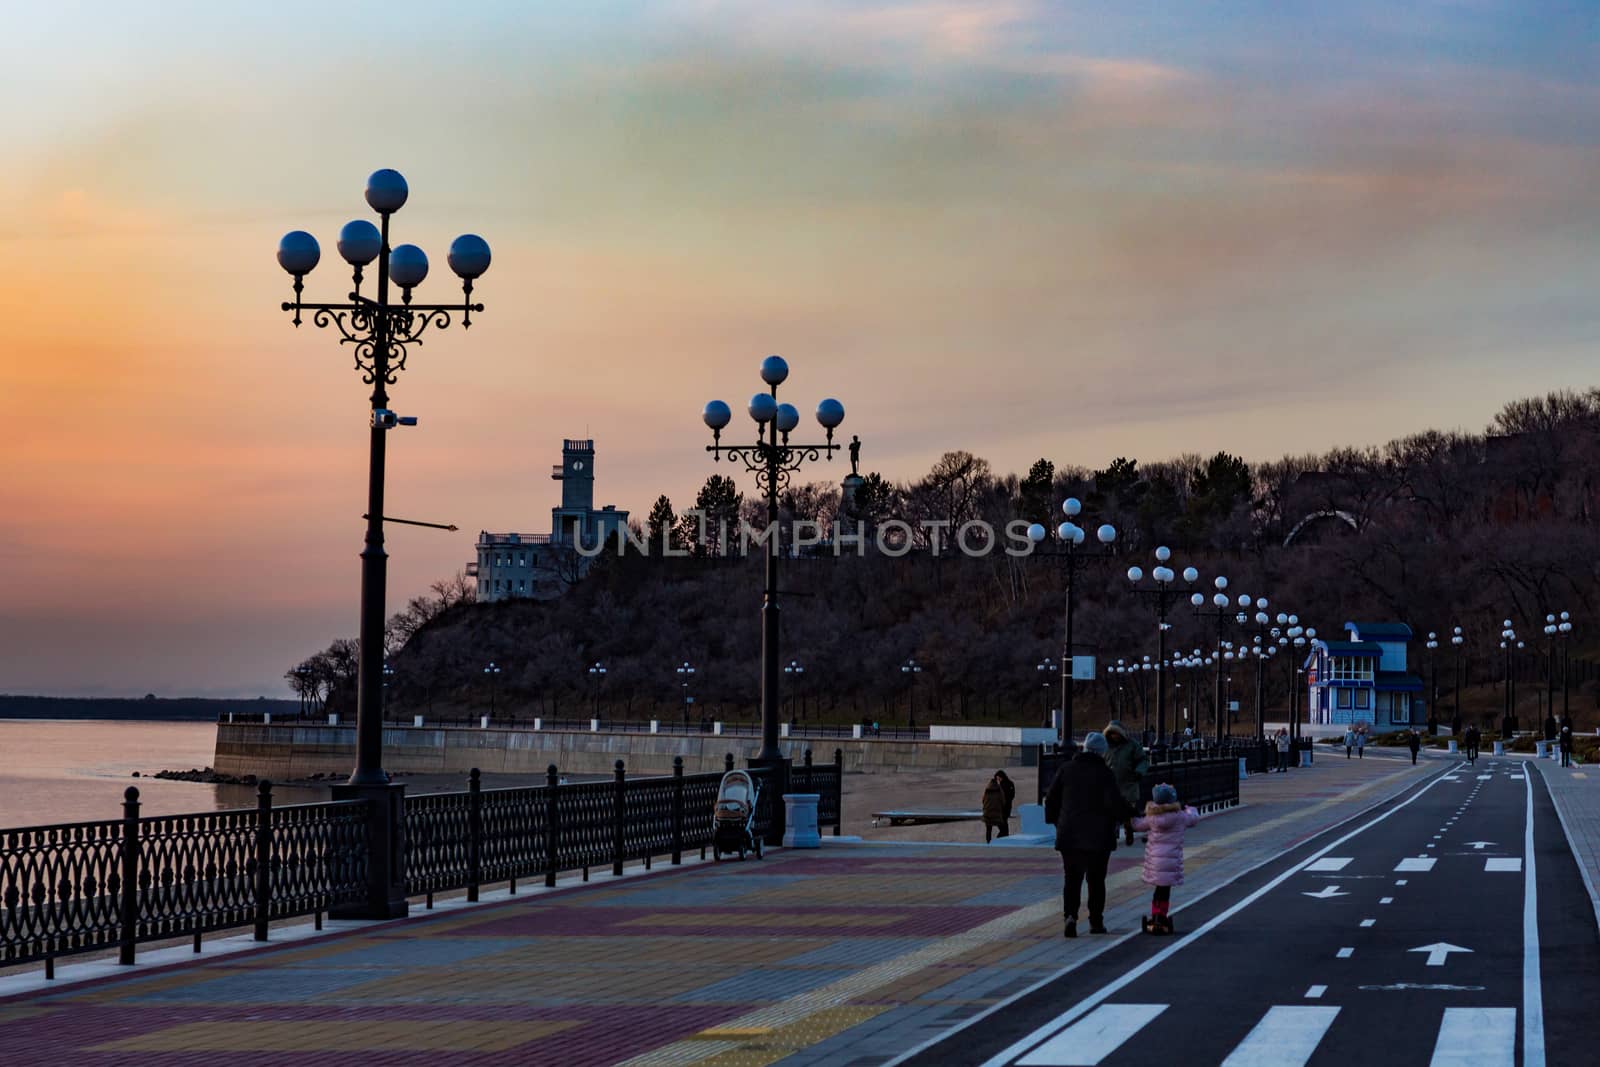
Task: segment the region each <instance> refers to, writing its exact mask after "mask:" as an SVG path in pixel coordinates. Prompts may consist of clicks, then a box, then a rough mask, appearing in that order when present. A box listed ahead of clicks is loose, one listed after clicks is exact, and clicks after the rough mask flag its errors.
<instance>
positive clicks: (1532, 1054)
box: [1522, 778, 1544, 1067]
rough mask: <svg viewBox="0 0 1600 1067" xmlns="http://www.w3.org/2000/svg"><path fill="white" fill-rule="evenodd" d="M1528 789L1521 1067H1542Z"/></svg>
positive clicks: (1535, 893)
mask: <svg viewBox="0 0 1600 1067" xmlns="http://www.w3.org/2000/svg"><path fill="white" fill-rule="evenodd" d="M1523 781H1524V782H1526V783H1527V787H1528V824H1527V830H1526V832H1525V833H1524V834H1523V841H1522V851H1523V855H1524V856H1526V857H1527V859H1528V862H1527V865H1526V867H1525V869H1524V870H1523V874H1522V1067H1544V986H1543V983H1542V979H1541V978H1540V977H1539V882H1538V879H1536V878H1535V877H1534V869H1533V868H1534V858H1533V779H1532V778H1524V779H1523Z"/></svg>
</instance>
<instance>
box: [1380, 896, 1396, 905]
mask: <svg viewBox="0 0 1600 1067" xmlns="http://www.w3.org/2000/svg"><path fill="white" fill-rule="evenodd" d="M1378 903H1379V904H1393V903H1394V897H1383V898H1381V899H1380V900H1379V901H1378Z"/></svg>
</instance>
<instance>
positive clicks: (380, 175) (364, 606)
mask: <svg viewBox="0 0 1600 1067" xmlns="http://www.w3.org/2000/svg"><path fill="white" fill-rule="evenodd" d="M408 195H409V189H408V187H407V186H406V180H405V179H404V178H403V177H401V176H400V175H399V174H398V173H397V172H395V171H392V170H379V171H374V172H373V174H372V176H371V177H369V178H368V179H367V189H366V200H367V205H368V206H369V207H371V208H372V210H374V211H376V212H377V213H378V225H376V226H374V225H373V224H372V223H371V222H370V221H368V220H366V219H356V220H355V221H353V222H349V223H346V224H345V226H344V228H343V229H342V230H340V231H339V254H340V255H341V256H342V257H343V258H344V261H345V262H346V263H348V264H349V265H350V266H351V268H353V270H354V280H353V282H352V283H351V289H350V292H349V294H348V296H347V299H346V301H345V302H342V303H333V304H308V303H305V302H303V301H302V299H301V293H302V292H303V290H304V280H305V276H306V275H307V274H310V273H311V271H312V270H313V269H315V268H316V266H317V263H318V262H319V261H320V260H321V258H322V249H321V248H320V247H319V246H318V244H317V239H316V238H315V237H313V236H311V235H310V234H309V233H307V232H305V231H304V230H294V231H292V232H290V233H287V234H285V235H284V237H283V240H282V241H280V242H279V243H278V265H279V266H281V267H282V268H283V269H284V270H285V271H286V272H288V274H289V275H290V276H291V277H293V278H294V300H292V301H285V302H284V304H283V310H284V311H293V312H294V324H295V325H296V326H299V325H300V322H301V313H302V312H305V311H309V312H311V313H312V315H311V321H312V322H314V323H315V324H316V325H317V326H318V327H321V328H324V329H326V328H327V327H329V326H332V327H334V328H335V329H336V330H337V331H338V333H339V343H340V344H344V345H349V346H350V351H351V353H352V354H353V356H354V361H355V369H356V370H357V371H358V372H360V374H361V380H362V381H363V382H365V383H367V384H368V385H371V386H372V397H371V401H372V420H371V435H370V438H369V459H368V465H367V514H366V520H367V535H366V544H365V547H364V548H363V549H362V552H361V626H360V630H361V634H360V638H361V652H360V662H359V666H358V668H357V677H358V682H357V690H356V766H355V770H354V771H353V772H352V773H351V775H350V784H351V785H353V786H384V787H387V786H388V784H389V778H388V775H386V774H385V773H384V771H383V674H382V671H383V628H384V594H385V585H386V583H387V580H388V559H389V557H388V554H387V553H386V552H385V551H384V548H383V522H384V515H383V483H384V477H383V475H384V452H385V449H384V445H385V441H386V437H387V434H388V432H389V431H390V430H392V429H394V428H395V427H396V426H412V425H415V424H416V421H417V420H416V419H415V418H402V417H400V416H398V415H396V414H395V413H394V412H392V411H390V410H389V394H388V391H387V390H388V387H389V386H391V385H393V384H395V382H396V381H397V376H398V375H399V373H400V372H401V371H403V370H405V366H406V357H407V356H408V355H409V353H410V351H411V348H412V347H413V346H416V345H421V344H422V342H423V339H424V335H425V334H426V333H427V332H428V330H429V329H430V328H431V329H434V330H442V329H445V328H446V327H448V326H449V325H450V321H451V316H452V315H454V314H457V313H459V314H460V315H461V325H462V327H463V328H465V327H469V326H471V325H472V313H473V312H474V311H480V312H481V311H482V310H483V305H482V304H474V303H472V283H473V282H474V281H475V280H476V279H477V278H479V277H481V276H482V275H483V272H484V271H486V270H488V269H489V245H488V244H487V243H486V242H485V241H484V240H483V238H481V237H478V236H477V235H475V234H463V235H462V236H460V237H457V238H456V239H455V241H453V242H452V243H451V245H450V256H449V262H450V268H451V270H453V271H455V273H456V275H457V276H458V277H459V278H460V279H461V281H462V291H463V295H462V299H461V302H460V303H457V304H415V303H412V301H411V291H412V290H413V289H414V288H416V287H417V286H418V285H420V284H421V283H422V280H423V279H424V278H426V277H427V276H428V257H427V255H426V254H425V253H424V252H423V251H422V249H420V248H418V247H417V246H416V245H409V244H403V245H399V246H397V247H395V248H392V249H391V248H390V247H389V219H390V216H392V215H393V214H394V213H395V212H396V211H399V210H400V208H401V207H403V206H404V205H405V202H406V199H407V197H408ZM373 260H377V263H378V283H377V291H376V293H375V294H374V295H373V296H363V295H362V293H361V281H362V271H363V269H364V268H365V267H367V266H368V265H369V264H370V263H372V262H373ZM391 282H392V283H393V284H394V285H395V286H398V287H399V289H400V300H399V302H398V303H395V302H394V301H393V299H392V295H393V294H392V293H391V292H390V283H391Z"/></svg>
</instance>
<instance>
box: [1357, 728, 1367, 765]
mask: <svg viewBox="0 0 1600 1067" xmlns="http://www.w3.org/2000/svg"><path fill="white" fill-rule="evenodd" d="M1366 758H1367V731H1366V730H1364V729H1362V730H1357V731H1356V759H1366Z"/></svg>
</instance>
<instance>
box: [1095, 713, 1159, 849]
mask: <svg viewBox="0 0 1600 1067" xmlns="http://www.w3.org/2000/svg"><path fill="white" fill-rule="evenodd" d="M1105 739H1106V745H1107V746H1108V749H1107V754H1106V766H1108V767H1110V768H1111V775H1112V777H1113V778H1115V779H1116V782H1117V789H1118V790H1119V791H1120V792H1121V793H1122V799H1123V800H1125V801H1127V804H1128V815H1127V818H1126V820H1125V821H1124V822H1123V826H1122V830H1123V833H1124V834H1126V835H1127V838H1126V839H1127V843H1128V844H1130V845H1131V844H1133V814H1134V812H1136V811H1138V810H1139V790H1140V786H1141V785H1142V784H1143V782H1144V776H1145V774H1146V772H1148V771H1149V770H1150V757H1149V756H1148V755H1147V754H1146V753H1145V748H1144V746H1143V745H1141V744H1140V743H1139V742H1137V741H1135V740H1134V739H1133V738H1132V737H1130V736H1129V735H1128V731H1127V730H1124V729H1123V728H1122V723H1120V722H1118V721H1117V720H1116V719H1112V720H1111V721H1110V722H1108V723H1106V728H1105ZM1111 847H1112V848H1116V847H1117V843H1116V841H1115V840H1114V839H1113V840H1112V842H1111Z"/></svg>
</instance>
